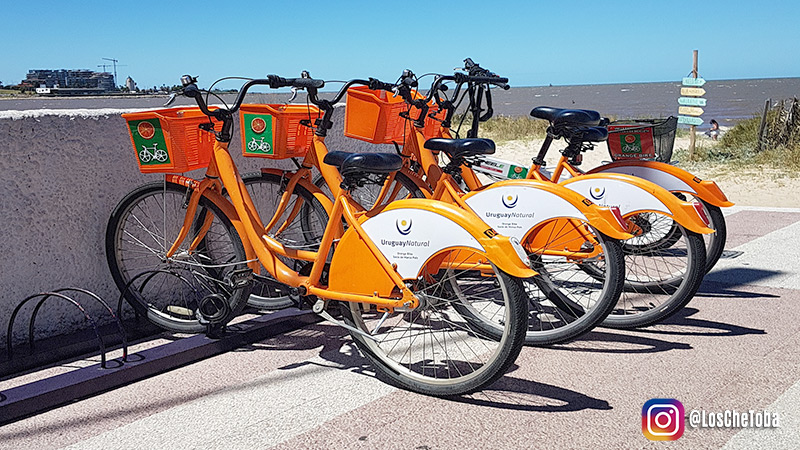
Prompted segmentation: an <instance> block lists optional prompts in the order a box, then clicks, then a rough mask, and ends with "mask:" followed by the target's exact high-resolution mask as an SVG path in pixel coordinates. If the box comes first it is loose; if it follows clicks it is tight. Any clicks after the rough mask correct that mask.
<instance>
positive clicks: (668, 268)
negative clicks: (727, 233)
mask: <svg viewBox="0 0 800 450" xmlns="http://www.w3.org/2000/svg"><path fill="white" fill-rule="evenodd" d="M647 214H654V213H647ZM626 218H627V217H626ZM661 220H663V221H667V220H669V221H670V222H671V223H672V219H671V218H670V217H668V216H666V215H663V217H662V218H661ZM678 230H679V232H680V238H679V239H678V240H677V241H676V244H675V245H673V246H672V247H669V248H651V249H648V251H646V252H637V249H639V248H647V247H646V246H639V245H635V244H636V243H637V242H640V241H645V242H646V239H647V236H638V237H634V238H631V239H629V240H628V241H624V242H623V246H622V248H623V253H624V254H625V265H626V267H625V270H626V276H625V278H626V282H625V288H624V290H623V293H622V295H621V297H620V300H619V302H618V303H617V307H616V308H614V310H613V311H612V312H611V314H609V315H608V317H607V318H606V320H604V321H603V326H607V327H611V328H639V327H645V326H648V325H652V324H655V323H657V322H660V321H662V320H664V319H666V318H667V317H670V316H672V315H673V314H675V313H677V312H678V311H680V310H681V309H682V308H683V307H684V306H686V304H688V303H689V301H691V299H692V297H693V296H694V295H695V293H696V292H697V289H698V288H699V287H700V284H701V283H702V282H703V276H704V275H705V267H706V265H705V264H706V261H705V259H706V256H705V255H706V247H705V242H704V241H703V238H702V236H701V235H700V234H698V233H694V232H692V231H689V230H687V229H685V228H684V227H683V226H680V225H678ZM637 239H638V240H639V241H634V245H628V244H627V243H628V242H629V241H631V240H637ZM659 261H661V262H663V264H661V266H660V267H657V265H659ZM651 276H652V278H653V279H650V280H644V278H645V277H651ZM656 277H657V278H656Z"/></svg>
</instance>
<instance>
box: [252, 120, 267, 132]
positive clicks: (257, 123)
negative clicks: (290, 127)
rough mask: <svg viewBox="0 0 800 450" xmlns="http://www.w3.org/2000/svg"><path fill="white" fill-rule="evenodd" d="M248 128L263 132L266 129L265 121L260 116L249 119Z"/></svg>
mask: <svg viewBox="0 0 800 450" xmlns="http://www.w3.org/2000/svg"><path fill="white" fill-rule="evenodd" d="M250 128H251V129H252V130H253V131H254V132H256V133H258V134H261V133H263V132H264V130H266V129H267V122H266V121H265V120H264V119H262V118H261V117H256V118H255V119H253V120H251V121H250Z"/></svg>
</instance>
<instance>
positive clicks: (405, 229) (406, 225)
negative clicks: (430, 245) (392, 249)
mask: <svg viewBox="0 0 800 450" xmlns="http://www.w3.org/2000/svg"><path fill="white" fill-rule="evenodd" d="M395 224H396V225H397V231H399V232H400V234H402V235H403V236H408V234H409V233H411V219H408V220H406V219H397V221H396V222H395Z"/></svg>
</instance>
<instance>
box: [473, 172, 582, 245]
mask: <svg viewBox="0 0 800 450" xmlns="http://www.w3.org/2000/svg"><path fill="white" fill-rule="evenodd" d="M465 201H466V203H467V205H468V206H469V207H470V208H472V210H473V211H475V213H476V214H478V217H480V218H481V220H483V221H484V222H486V223H488V224H489V225H491V227H492V228H494V229H495V231H497V232H498V233H500V234H502V235H504V236H509V237H515V238H517V239H519V240H520V241H521V240H522V239H523V238H524V237H525V235H526V234H527V233H528V231H530V230H531V229H532V228H534V227H535V226H537V225H539V224H540V223H542V222H544V221H547V220H550V219H553V218H556V217H564V218H575V219H580V220H584V221H586V220H587V219H586V216H584V215H583V214H582V213H581V212H580V210H578V208H576V207H575V206H573V205H572V204H571V203H570V202H568V201H566V200H564V199H563V198H561V197H559V196H558V195H556V194H554V193H552V192H549V191H546V190H544V189H537V188H535V187H529V186H520V185H514V186H498V187H489V188H487V189H484V190H482V191H479V192H477V193H475V194H473V195H470V196H468V197H467V198H465Z"/></svg>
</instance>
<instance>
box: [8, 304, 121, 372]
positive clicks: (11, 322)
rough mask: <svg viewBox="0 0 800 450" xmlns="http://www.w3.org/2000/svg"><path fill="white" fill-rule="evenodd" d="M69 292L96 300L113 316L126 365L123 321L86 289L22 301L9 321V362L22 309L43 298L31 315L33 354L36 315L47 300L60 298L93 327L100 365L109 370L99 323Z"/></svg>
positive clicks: (29, 342)
mask: <svg viewBox="0 0 800 450" xmlns="http://www.w3.org/2000/svg"><path fill="white" fill-rule="evenodd" d="M69 292H76V293H79V294H84V295H85V296H87V297H88V298H90V299H93V300H95V301H96V302H97V303H99V304H100V305H101V306H103V308H104V309H105V310H106V311H107V312H108V314H110V315H111V317H112V318H113V319H114V321H115V322H116V324H117V329H118V330H119V334H120V336H121V338H122V362H123V363H124V362H126V361H127V360H128V340H127V336H126V334H125V329H124V328H123V326H122V321H120V319H119V315H117V314H114V311H113V310H112V309H111V307H110V306H109V305H108V303H106V301H105V300H103V299H102V298H100V296H98V295H97V294H95V293H93V292H91V291H88V290H86V289H81V288H61V289H56V290H54V291H50V292H40V293H38V294H34V295H31V296H29V297H27V298H25V299H24V300H22V301H21V302H20V303H19V304H18V305H17V307H16V308H14V312H12V313H11V319H10V320H9V321H8V330H7V332H6V352H7V354H8V360H9V361H10V360H11V359H12V358H13V357H14V349H13V346H12V340H13V339H12V338H13V336H12V333H13V331H14V322H15V320H16V318H17V315H18V314H19V312H20V311H21V310H22V307H23V306H25V305H26V304H27V303H28V302H30V301H32V300H34V299H37V298H41V299H40V300H39V302H38V303H37V304H36V306H35V307H34V309H33V312H32V313H31V318H30V321H29V322H28V346H29V348H30V353H33V352H34V348H35V344H34V340H33V332H34V328H35V324H36V315H37V314H38V313H39V311H40V310H41V308H42V305H44V302H45V301H46V300H47V299H49V298H58V299H61V300H64V301H66V302H67V303H69V304H71V305H73V306H75V307H76V308H78V310H79V311H80V312H81V313H82V314H83V317H84V318H85V319H86V322H88V323H89V324H90V325H91V326H92V329H93V330H94V333H95V336H96V337H97V342H98V346H99V347H100V361H101V363H100V365H101V367H102V368H103V369H107V368H108V367H107V361H106V343H105V340H104V339H103V336H102V335H101V333H100V329H99V327H98V326H97V322H95V320H94V319H93V318H92V317H91V316H90V315H89V313H87V312H86V309H85V308H84V307H83V305H81V303H80V302H78V301H77V300H75V299H74V298H72V297H69V296H67V295H65V294H64V293H69Z"/></svg>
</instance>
